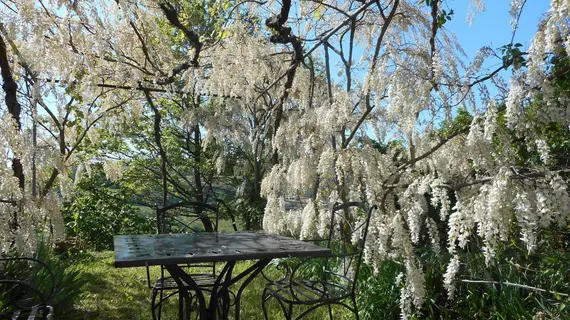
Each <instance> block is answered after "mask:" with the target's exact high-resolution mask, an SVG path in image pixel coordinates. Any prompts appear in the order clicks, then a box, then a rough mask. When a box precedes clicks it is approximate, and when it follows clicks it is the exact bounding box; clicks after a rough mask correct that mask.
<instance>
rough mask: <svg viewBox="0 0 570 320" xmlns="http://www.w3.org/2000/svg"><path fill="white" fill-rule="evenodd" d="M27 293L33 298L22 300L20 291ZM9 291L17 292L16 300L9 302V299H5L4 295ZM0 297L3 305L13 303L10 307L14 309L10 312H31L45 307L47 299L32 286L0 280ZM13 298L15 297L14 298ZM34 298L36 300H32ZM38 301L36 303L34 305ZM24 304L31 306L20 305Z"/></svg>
mask: <svg viewBox="0 0 570 320" xmlns="http://www.w3.org/2000/svg"><path fill="white" fill-rule="evenodd" d="M23 290H25V291H28V292H31V293H32V294H33V295H34V296H33V297H32V296H28V297H26V298H22V296H21V295H22V291H23ZM10 291H13V292H17V294H18V297H17V300H16V299H15V301H10V299H6V294H8V293H10ZM0 297H1V298H2V300H3V301H4V302H3V303H6V302H7V303H8V305H10V302H13V303H12V304H11V305H12V306H13V307H14V308H13V309H11V310H10V311H15V310H31V309H33V308H35V307H41V306H43V307H47V302H48V301H47V297H46V296H45V295H44V294H43V293H41V292H40V291H39V290H38V289H37V288H36V287H34V286H33V285H31V284H29V283H27V282H24V281H20V280H10V279H1V280H0ZM14 298H15V297H14ZM34 298H36V299H34ZM36 301H38V302H37V303H34V302H36ZM26 302H30V303H32V304H30V305H25V304H22V303H26ZM0 314H1V313H0Z"/></svg>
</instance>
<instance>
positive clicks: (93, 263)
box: [57, 251, 352, 320]
mask: <svg viewBox="0 0 570 320" xmlns="http://www.w3.org/2000/svg"><path fill="white" fill-rule="evenodd" d="M75 259H77V261H76V266H77V267H78V268H80V269H81V270H82V272H83V276H84V278H85V279H86V280H87V284H86V285H85V287H84V290H83V292H82V293H81V295H80V296H79V297H78V299H77V300H76V303H75V304H74V306H73V308H72V309H71V310H65V311H64V313H63V314H62V312H61V311H62V310H60V312H59V314H58V317H57V318H58V319H74V320H115V319H117V320H118V319H121V320H125V319H133V320H134V319H137V320H138V319H152V316H151V313H150V302H149V300H150V293H151V290H150V289H149V288H148V287H147V282H146V270H145V268H125V269H116V268H115V267H114V266H113V261H114V259H113V252H112V251H103V252H87V253H83V254H81V255H79V256H77V257H76V258H75ZM248 266H249V264H248V263H240V264H238V265H237V266H236V272H240V271H242V270H244V269H245V268H247V267H248ZM158 272H159V270H158V269H156V268H155V269H154V270H152V271H151V279H152V278H156V277H157V276H158ZM263 286H264V279H263V278H261V277H258V278H256V279H255V280H254V281H253V282H252V283H250V285H249V286H248V287H247V289H246V290H245V291H244V294H243V296H242V304H241V319H248V320H249V319H252V320H255V319H264V317H263V312H262V309H261V293H262V291H263ZM175 307H176V306H173V305H171V306H169V310H170V311H174V310H175ZM333 312H334V316H335V319H339V320H343V319H352V316H351V315H350V314H348V313H347V312H346V311H344V310H342V309H339V308H334V309H333ZM269 314H270V315H269V318H270V319H282V318H283V317H282V315H281V314H280V312H279V308H278V306H277V304H273V303H272V304H269ZM172 315H173V314H172V312H171V313H170V314H167V317H166V319H173V317H172ZM325 318H328V314H327V309H326V308H323V309H322V310H317V311H315V312H314V313H313V314H312V315H311V316H309V317H307V318H306V319H325Z"/></svg>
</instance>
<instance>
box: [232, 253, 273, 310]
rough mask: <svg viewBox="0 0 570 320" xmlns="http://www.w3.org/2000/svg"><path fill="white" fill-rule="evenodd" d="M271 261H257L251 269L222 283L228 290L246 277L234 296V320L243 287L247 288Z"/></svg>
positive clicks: (238, 308)
mask: <svg viewBox="0 0 570 320" xmlns="http://www.w3.org/2000/svg"><path fill="white" fill-rule="evenodd" d="M270 261H271V260H270V259H269V260H259V261H257V262H256V263H255V264H253V265H252V266H251V267H249V268H247V269H246V270H244V271H243V272H242V273H240V274H239V275H237V276H236V277H235V278H233V279H231V280H229V281H228V282H227V283H226V282H224V286H225V287H226V289H227V288H229V286H231V285H233V284H235V283H237V282H238V281H240V280H241V279H243V278H245V277H247V278H246V279H245V280H244V282H243V283H242V284H241V286H240V287H239V289H238V292H237V294H236V301H235V320H239V312H240V300H241V294H242V292H243V290H244V289H245V287H247V285H248V284H249V283H250V282H251V281H252V280H253V279H255V277H256V276H257V275H258V274H260V273H261V271H262V270H263V268H265V266H266V265H267V264H268V263H269V262H270Z"/></svg>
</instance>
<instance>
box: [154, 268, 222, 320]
mask: <svg viewBox="0 0 570 320" xmlns="http://www.w3.org/2000/svg"><path fill="white" fill-rule="evenodd" d="M164 267H165V268H166V270H168V272H169V273H170V275H171V276H172V278H173V279H174V281H175V282H176V284H177V285H178V287H179V288H180V289H179V294H180V296H181V299H180V298H179V299H180V300H184V301H185V305H186V308H185V309H186V312H182V314H179V315H178V317H179V319H180V320H183V319H186V320H189V319H190V312H191V311H192V310H191V309H192V297H191V296H190V292H188V290H187V289H186V286H185V285H184V282H185V283H187V284H188V285H189V286H190V288H191V289H192V290H193V291H194V292H196V298H197V299H198V307H199V308H200V309H199V313H200V320H209V319H215V316H214V318H212V317H210V316H209V315H208V310H207V309H206V300H205V299H204V293H203V292H202V289H201V288H200V287H199V286H198V285H197V284H196V282H195V281H194V280H193V279H192V278H191V277H190V276H189V275H188V274H187V273H186V272H184V270H182V268H181V267H180V266H178V265H165V266H164ZM179 303H180V305H179V311H181V310H182V309H184V308H183V305H182V301H179ZM214 313H215V312H214Z"/></svg>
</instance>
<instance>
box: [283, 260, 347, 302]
mask: <svg viewBox="0 0 570 320" xmlns="http://www.w3.org/2000/svg"><path fill="white" fill-rule="evenodd" d="M353 256H358V253H353V254H335V255H331V256H328V257H311V258H306V259H303V261H301V262H300V263H299V264H297V265H296V266H295V267H294V268H293V269H292V271H291V276H290V278H289V282H290V283H294V282H298V280H296V279H297V278H299V277H300V276H299V275H298V273H299V272H302V270H303V267H304V266H305V265H307V264H308V263H310V262H312V261H316V260H322V261H324V263H323V265H322V268H321V270H320V272H319V274H318V280H319V281H320V282H321V283H323V292H322V295H321V298H324V297H325V296H326V295H327V294H328V292H327V291H328V290H327V286H326V285H324V284H325V283H326V282H327V281H328V280H329V279H331V278H340V279H342V280H343V281H346V282H347V284H349V285H352V284H353V282H354V280H353V279H351V278H350V277H348V276H346V275H344V274H341V273H337V272H334V271H333V270H331V262H333V261H334V260H336V259H347V258H351V257H353ZM335 286H337V287H338V286H339V285H338V284H335ZM290 293H291V296H292V297H293V298H294V299H297V300H299V301H302V299H300V298H299V297H298V296H297V294H296V293H295V290H293V287H292V286H291V288H290Z"/></svg>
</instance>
